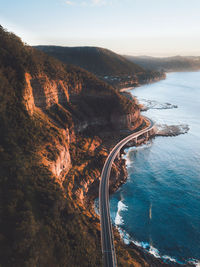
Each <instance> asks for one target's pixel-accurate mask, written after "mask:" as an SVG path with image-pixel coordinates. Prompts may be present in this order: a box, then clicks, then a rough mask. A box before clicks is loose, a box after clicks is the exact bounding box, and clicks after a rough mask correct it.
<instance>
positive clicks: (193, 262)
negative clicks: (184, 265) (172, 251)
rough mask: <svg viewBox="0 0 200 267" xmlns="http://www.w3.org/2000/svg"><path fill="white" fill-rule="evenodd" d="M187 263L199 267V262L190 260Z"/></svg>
mask: <svg viewBox="0 0 200 267" xmlns="http://www.w3.org/2000/svg"><path fill="white" fill-rule="evenodd" d="M189 263H192V264H194V265H195V266H196V267H200V260H194V259H191V260H190V261H189Z"/></svg>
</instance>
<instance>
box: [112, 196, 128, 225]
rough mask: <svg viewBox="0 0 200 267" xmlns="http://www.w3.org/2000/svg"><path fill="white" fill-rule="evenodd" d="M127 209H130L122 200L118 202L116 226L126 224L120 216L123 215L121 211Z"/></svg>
mask: <svg viewBox="0 0 200 267" xmlns="http://www.w3.org/2000/svg"><path fill="white" fill-rule="evenodd" d="M127 209H128V207H127V206H126V205H125V204H124V203H123V202H122V201H121V200H120V201H119V202H118V209H117V214H116V217H115V224H116V225H122V224H124V220H123V218H122V216H121V215H120V213H121V211H125V210H127Z"/></svg>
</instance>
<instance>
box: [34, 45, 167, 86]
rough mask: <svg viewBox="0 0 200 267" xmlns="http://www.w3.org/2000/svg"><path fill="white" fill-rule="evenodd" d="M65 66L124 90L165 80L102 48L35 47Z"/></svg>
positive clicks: (157, 74)
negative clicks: (71, 66) (83, 70)
mask: <svg viewBox="0 0 200 267" xmlns="http://www.w3.org/2000/svg"><path fill="white" fill-rule="evenodd" d="M35 48H36V49H38V50H40V51H43V52H45V53H47V54H48V55H49V56H53V57H55V58H57V59H58V60H60V61H62V62H63V63H65V64H72V65H76V66H79V67H81V68H83V69H85V70H87V71H89V72H91V73H93V74H95V75H97V76H98V77H99V78H101V79H102V80H104V81H106V82H107V83H110V84H111V85H113V86H115V87H118V88H123V87H129V86H137V85H138V84H141V83H148V82H151V81H152V80H157V79H161V78H164V75H163V73H160V72H155V71H152V70H151V71H147V70H145V69H144V68H143V67H141V66H139V65H137V64H135V63H134V62H131V61H130V60H128V59H126V58H124V57H123V56H121V55H118V54H117V53H114V52H112V51H111V50H108V49H105V48H100V47H62V46H43V45H40V46H35Z"/></svg>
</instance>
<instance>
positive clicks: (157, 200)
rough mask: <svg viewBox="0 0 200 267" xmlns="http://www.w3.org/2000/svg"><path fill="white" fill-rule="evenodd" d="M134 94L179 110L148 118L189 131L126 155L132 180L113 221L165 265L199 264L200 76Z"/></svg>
mask: <svg viewBox="0 0 200 267" xmlns="http://www.w3.org/2000/svg"><path fill="white" fill-rule="evenodd" d="M131 93H132V94H133V95H135V96H137V97H138V99H139V100H141V101H144V100H143V99H146V100H155V101H158V102H159V103H166V102H168V103H171V104H175V105H177V106H178V108H174V109H161V110H160V109H150V110H148V111H147V112H145V113H144V114H145V115H146V116H148V117H149V118H151V119H153V120H154V121H155V122H157V123H161V124H168V125H172V124H174V125H177V124H188V125H189V127H190V130H189V132H188V133H187V134H185V135H180V136H177V137H156V138H155V139H154V140H152V142H151V143H149V144H147V145H144V146H142V147H138V148H130V149H128V150H126V152H127V154H126V159H127V169H128V174H129V176H128V180H127V183H126V184H124V185H123V186H122V187H121V188H120V189H119V190H118V191H117V192H116V193H115V194H114V195H112V196H111V199H110V206H111V217H112V219H113V221H114V223H115V224H116V225H117V226H118V227H120V228H121V230H122V231H123V232H124V239H126V242H127V240H128V241H129V242H130V240H132V241H134V242H135V243H136V244H139V245H141V246H143V247H145V248H146V249H147V250H149V251H150V252H152V253H153V254H154V255H155V256H157V257H158V256H160V257H163V259H167V258H168V257H170V258H171V259H174V260H177V261H179V262H186V261H189V260H191V259H195V260H199V259H200V72H184V73H183V72H182V73H170V74H168V75H167V79H166V80H163V81H160V82H158V83H154V84H150V85H145V86H142V87H139V88H136V89H133V90H131ZM198 266H199V265H198Z"/></svg>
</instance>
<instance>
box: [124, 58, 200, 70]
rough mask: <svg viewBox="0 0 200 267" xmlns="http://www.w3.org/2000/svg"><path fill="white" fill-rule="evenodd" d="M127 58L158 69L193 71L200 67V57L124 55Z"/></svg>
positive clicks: (147, 67)
mask: <svg viewBox="0 0 200 267" xmlns="http://www.w3.org/2000/svg"><path fill="white" fill-rule="evenodd" d="M124 57H125V58H126V59H128V60H130V61H132V62H134V63H136V64H138V65H140V66H141V67H142V68H144V69H146V70H149V69H154V70H157V71H161V70H162V71H166V72H170V71H193V70H199V69H200V57H195V56H187V57H186V56H174V57H160V58H157V57H150V56H124Z"/></svg>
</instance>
